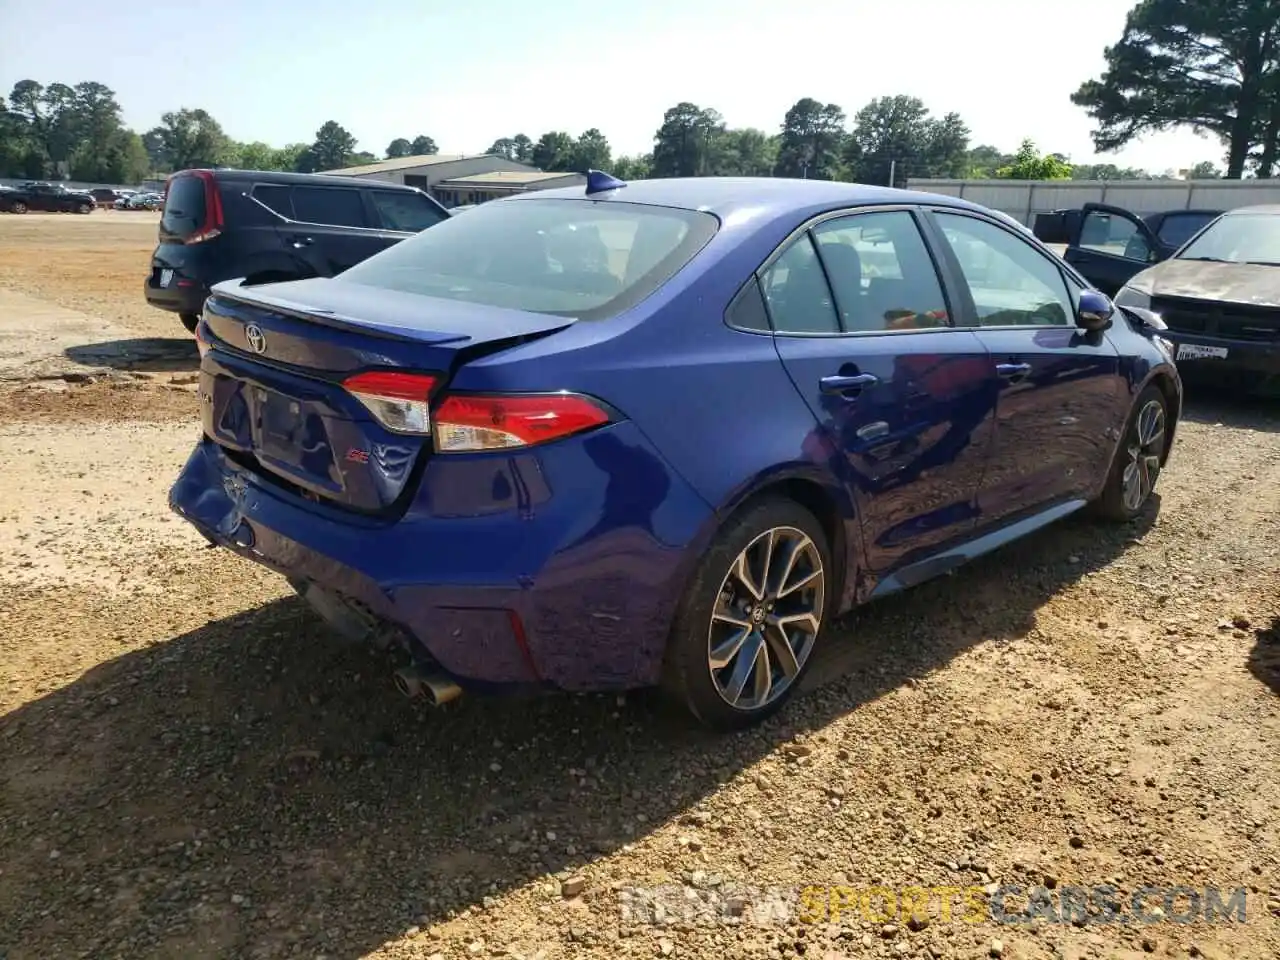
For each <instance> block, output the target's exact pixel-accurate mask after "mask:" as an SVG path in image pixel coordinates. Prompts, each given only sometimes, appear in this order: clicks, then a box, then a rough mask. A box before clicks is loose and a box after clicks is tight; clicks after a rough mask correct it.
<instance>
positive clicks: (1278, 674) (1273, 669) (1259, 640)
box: [1249, 617, 1280, 694]
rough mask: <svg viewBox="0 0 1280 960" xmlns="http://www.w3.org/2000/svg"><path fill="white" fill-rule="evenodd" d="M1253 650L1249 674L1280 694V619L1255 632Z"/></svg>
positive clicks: (1250, 654)
mask: <svg viewBox="0 0 1280 960" xmlns="http://www.w3.org/2000/svg"><path fill="white" fill-rule="evenodd" d="M1253 638H1254V640H1253V649H1252V650H1250V651H1249V672H1250V673H1252V674H1253V675H1254V677H1255V678H1256V679H1257V680H1259V681H1261V682H1262V683H1265V684H1266V685H1267V686H1268V687H1270V688H1271V692H1272V693H1276V694H1280V617H1277V618H1276V619H1274V620H1272V621H1271V623H1269V624H1267V625H1266V626H1264V627H1258V628H1257V629H1255V630H1254V632H1253Z"/></svg>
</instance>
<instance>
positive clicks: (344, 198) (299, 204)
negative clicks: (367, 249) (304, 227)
mask: <svg viewBox="0 0 1280 960" xmlns="http://www.w3.org/2000/svg"><path fill="white" fill-rule="evenodd" d="M293 210H294V219H295V220H299V221H301V222H302V223H327V224H331V225H333V226H335V227H367V226H369V223H368V221H367V220H366V218H365V215H364V198H363V197H362V196H360V191H359V190H354V189H352V190H346V189H343V188H342V187H294V188H293Z"/></svg>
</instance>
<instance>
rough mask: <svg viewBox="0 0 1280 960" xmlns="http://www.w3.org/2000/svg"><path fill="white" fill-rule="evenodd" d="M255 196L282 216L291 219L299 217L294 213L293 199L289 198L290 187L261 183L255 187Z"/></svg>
mask: <svg viewBox="0 0 1280 960" xmlns="http://www.w3.org/2000/svg"><path fill="white" fill-rule="evenodd" d="M253 198H254V199H255V200H257V201H258V202H259V203H261V204H264V205H266V206H268V207H270V208H271V209H272V210H274V211H275V212H276V213H278V214H280V215H281V216H282V217H288V218H289V219H290V220H294V219H297V218H296V217H294V215H293V201H292V200H290V199H289V188H288V187H282V186H272V185H270V184H265V183H260V184H258V185H257V186H256V187H254V188H253ZM264 216H265V214H264Z"/></svg>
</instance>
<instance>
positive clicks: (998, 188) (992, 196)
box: [907, 179, 1280, 226]
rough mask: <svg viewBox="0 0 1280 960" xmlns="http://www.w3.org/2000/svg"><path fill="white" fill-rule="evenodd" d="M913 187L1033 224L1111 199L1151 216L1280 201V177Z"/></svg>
mask: <svg viewBox="0 0 1280 960" xmlns="http://www.w3.org/2000/svg"><path fill="white" fill-rule="evenodd" d="M907 186H908V187H909V188H910V189H912V190H923V191H925V192H927V193H942V194H947V195H948V196H953V197H964V198H965V199H966V200H971V201H973V202H974V203H979V204H982V206H984V207H991V208H994V209H996V210H1000V211H1001V212H1003V213H1007V214H1009V216H1011V217H1014V218H1015V219H1017V220H1019V221H1021V222H1022V223H1025V224H1026V225H1027V226H1031V225H1032V224H1033V223H1034V222H1035V218H1036V214H1038V213H1048V212H1049V211H1051V210H1063V209H1071V208H1074V207H1080V206H1083V205H1084V204H1086V203H1106V204H1110V205H1111V206H1113V207H1122V208H1124V209H1125V210H1131V211H1132V212H1134V213H1136V214H1138V215H1139V216H1143V217H1145V216H1148V215H1150V214H1152V213H1159V212H1160V211H1162V210H1233V209H1235V208H1236V207H1249V206H1253V205H1255V204H1260V203H1277V204H1280V179H1277V180H924V179H912V180H908V181H907Z"/></svg>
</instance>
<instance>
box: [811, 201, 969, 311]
mask: <svg viewBox="0 0 1280 960" xmlns="http://www.w3.org/2000/svg"><path fill="white" fill-rule="evenodd" d="M813 237H814V239H815V240H816V241H817V243H818V253H819V255H820V256H821V257H822V262H823V265H824V266H825V267H826V271H827V277H828V279H829V280H830V281H831V286H832V288H833V290H834V292H835V297H836V307H837V308H838V309H839V311H840V319H841V321H842V324H843V328H844V329H845V330H846V331H847V332H849V333H864V332H872V331H881V330H920V329H928V328H932V327H945V326H947V325H948V321H947V318H948V312H947V301H946V299H945V298H944V297H943V295H942V284H941V283H940V282H939V280H938V274H937V271H936V270H935V268H934V266H933V260H932V259H931V258H930V256H929V250H928V248H927V247H926V246H925V245H924V239H923V238H922V237H921V236H920V230H919V228H918V227H917V226H916V221H915V218H914V217H913V216H912V215H911V214H910V213H908V212H907V211H905V210H887V211H883V212H879V213H860V214H856V215H854V216H850V217H840V218H838V219H835V220H827V221H825V222H823V223H821V224H819V225H818V226H816V227H814V229H813Z"/></svg>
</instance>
